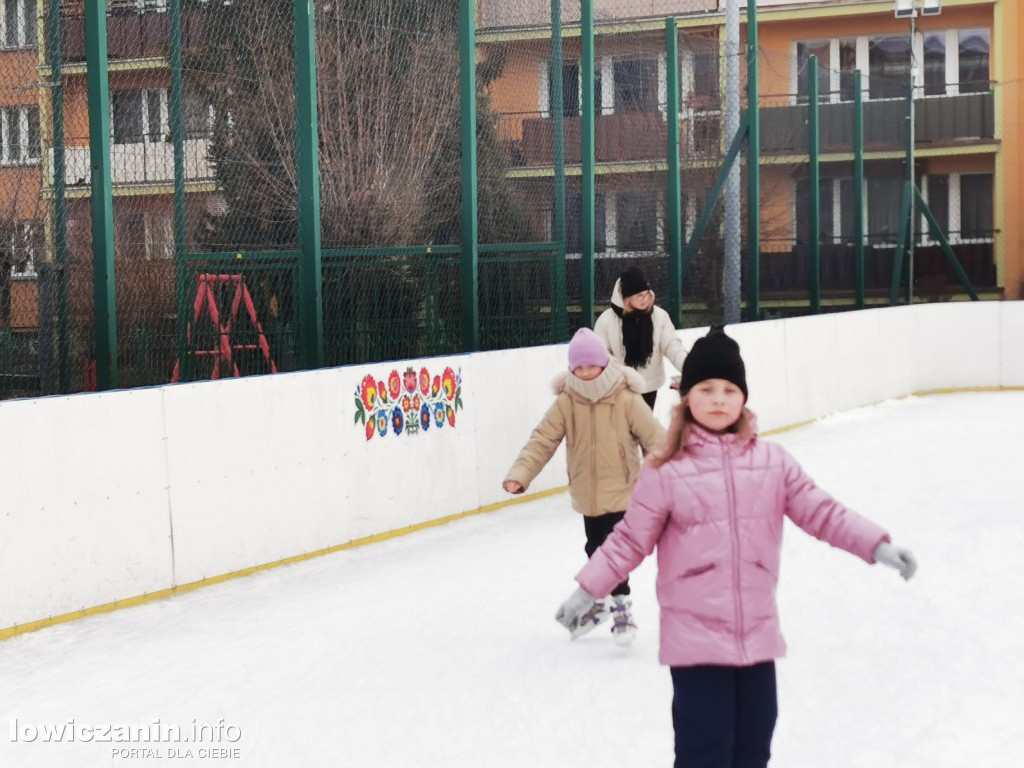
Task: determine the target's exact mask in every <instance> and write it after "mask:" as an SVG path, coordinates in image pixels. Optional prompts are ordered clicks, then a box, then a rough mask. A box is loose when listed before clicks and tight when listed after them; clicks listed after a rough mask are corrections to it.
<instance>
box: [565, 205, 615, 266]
mask: <svg viewBox="0 0 1024 768" xmlns="http://www.w3.org/2000/svg"><path fill="white" fill-rule="evenodd" d="M606 221H607V217H606V216H605V201H604V194H603V193H601V192H598V193H596V194H595V195H594V250H595V251H596V252H597V253H603V252H604V251H605V250H607V248H608V243H607V239H606V237H605V226H606ZM582 233H583V196H582V195H581V194H580V193H579V192H571V193H570V194H569V195H568V199H567V200H566V206H565V245H566V250H567V251H568V252H569V253H581V252H582V250H583V249H582V248H581V246H580V243H581V239H582Z"/></svg>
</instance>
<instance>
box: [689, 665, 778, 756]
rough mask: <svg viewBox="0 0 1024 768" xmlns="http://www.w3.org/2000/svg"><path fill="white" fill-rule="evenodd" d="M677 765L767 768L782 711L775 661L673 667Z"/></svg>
mask: <svg viewBox="0 0 1024 768" xmlns="http://www.w3.org/2000/svg"><path fill="white" fill-rule="evenodd" d="M672 687H673V688H674V690H675V694H674V697H673V699H672V723H673V725H674V726H675V731H676V763H675V768H765V766H767V765H768V758H769V757H771V745H772V733H773V732H774V731H775V718H776V717H777V716H778V709H779V708H778V700H777V698H776V692H775V662H774V661H768V662H765V663H763V664H755V665H754V666H752V667H717V666H699V667H672Z"/></svg>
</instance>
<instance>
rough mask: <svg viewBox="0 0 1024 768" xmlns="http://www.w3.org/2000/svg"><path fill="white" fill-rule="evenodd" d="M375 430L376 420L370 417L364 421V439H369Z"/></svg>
mask: <svg viewBox="0 0 1024 768" xmlns="http://www.w3.org/2000/svg"><path fill="white" fill-rule="evenodd" d="M376 431H377V420H376V419H374V418H371V419H369V420H367V422H366V439H367V440H369V439H370V438H371V437H373V433H374V432H376Z"/></svg>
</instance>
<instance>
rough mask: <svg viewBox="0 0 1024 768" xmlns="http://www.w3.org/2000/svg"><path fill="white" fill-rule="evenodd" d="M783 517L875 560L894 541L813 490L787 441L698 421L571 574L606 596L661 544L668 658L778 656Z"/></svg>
mask: <svg viewBox="0 0 1024 768" xmlns="http://www.w3.org/2000/svg"><path fill="white" fill-rule="evenodd" d="M750 420H751V422H750V423H751V425H753V423H754V422H753V415H752V414H751V415H750ZM784 515H785V516H787V517H789V518H790V519H791V520H792V521H793V522H794V523H796V524H797V525H799V526H800V527H801V528H803V529H804V530H805V531H807V532H808V533H809V534H811V535H812V536H815V537H817V538H819V539H821V540H822V541H827V542H828V543H829V544H831V545H832V546H834V547H839V548H840V549H845V550H846V551H847V552H851V553H852V554H855V555H857V556H858V557H860V558H862V559H863V560H865V561H867V562H868V563H874V557H873V553H874V551H875V548H876V547H877V546H878V544H879V543H881V542H882V541H888V540H889V536H888V534H887V533H886V532H885V531H884V530H883V529H882V528H880V527H879V526H878V525H876V524H875V523H873V522H871V521H870V520H868V519H867V518H864V517H862V516H860V515H858V514H857V513H856V512H854V511H853V510H850V509H847V508H846V507H844V506H843V505H842V504H840V503H839V502H838V501H836V500H835V499H833V498H832V497H831V496H829V495H828V494H827V493H825V492H824V491H823V490H821V489H820V488H818V487H817V486H816V485H815V484H814V482H813V481H812V480H811V479H810V478H809V477H808V476H807V475H806V474H805V473H804V471H803V470H802V469H801V468H800V465H799V464H797V462H796V460H795V459H794V458H793V457H792V456H790V454H789V453H788V452H787V451H786V450H785V449H784V448H783V447H782V446H780V445H777V444H775V443H768V442H763V441H760V440H758V439H757V438H756V437H755V436H754V435H753V433H750V434H749V435H746V436H740V435H736V434H726V435H716V434H713V433H709V432H707V431H705V430H703V429H701V428H700V427H697V426H694V427H693V428H692V430H691V432H690V436H689V438H688V440H687V444H686V454H685V456H684V457H683V458H681V459H672V460H670V461H668V462H666V463H665V464H663V465H662V466H661V467H658V468H654V467H652V466H650V465H647V466H645V467H644V468H643V469H642V470H641V472H640V475H639V477H638V478H637V483H636V488H635V489H634V491H633V495H632V498H631V499H630V502H629V508H628V509H627V511H626V516H625V518H624V519H623V520H622V522H620V523H619V524H618V525H617V526H616V527H615V530H614V531H613V532H612V534H611V535H610V536H609V537H608V539H607V540H606V541H605V543H604V544H603V545H602V546H601V548H600V549H599V550H598V551H597V552H596V553H594V556H593V557H592V558H591V559H590V560H589V561H588V563H587V565H586V567H584V568H583V570H582V571H580V572H579V574H578V575H577V576H576V580H577V581H578V582H579V584H580V586H581V587H582V588H583V589H584V590H586V591H587V592H589V593H590V594H592V595H594V596H595V597H604V596H606V595H608V594H609V593H610V592H611V590H612V589H613V588H614V587H615V585H616V584H619V583H620V582H622V581H623V580H625V578H626V575H627V574H628V573H629V572H630V571H632V570H633V569H634V568H636V566H638V565H639V564H640V562H641V561H642V560H643V559H644V558H645V557H646V556H647V555H649V554H651V552H653V551H654V547H655V545H657V547H658V602H659V603H660V604H661V654H660V658H661V663H662V664H667V665H669V666H674V667H685V666H692V665H696V664H720V665H729V666H748V665H751V664H757V663H759V662H762V661H768V660H770V659H775V658H779V657H780V656H784V655H785V652H786V644H785V642H784V641H783V639H782V634H781V633H780V631H779V616H778V610H777V608H776V605H775V584H776V582H777V581H778V578H779V554H780V551H781V549H782V520H783V516H784Z"/></svg>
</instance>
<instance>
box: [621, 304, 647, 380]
mask: <svg viewBox="0 0 1024 768" xmlns="http://www.w3.org/2000/svg"><path fill="white" fill-rule="evenodd" d="M612 309H613V310H615V314H617V315H618V316H619V319H620V320H622V345H623V346H624V347H625V348H626V357H625V363H626V365H628V366H629V367H630V368H643V367H644V366H645V365H647V363H649V362H650V360H651V357H652V356H653V355H654V307H653V306H651V308H650V309H649V310H648V311H646V312H640V311H637V310H634V311H632V312H627V311H626V310H624V309H622V308H621V307H617V306H615V305H614V304H613V305H612Z"/></svg>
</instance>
